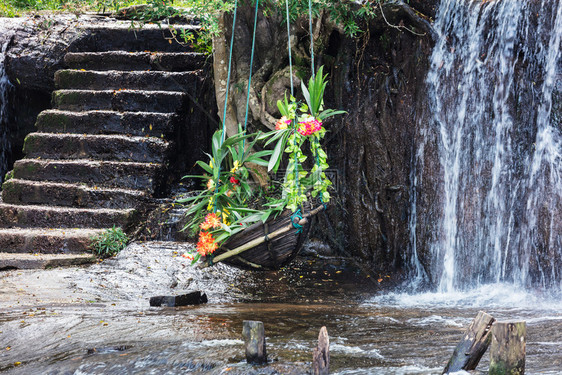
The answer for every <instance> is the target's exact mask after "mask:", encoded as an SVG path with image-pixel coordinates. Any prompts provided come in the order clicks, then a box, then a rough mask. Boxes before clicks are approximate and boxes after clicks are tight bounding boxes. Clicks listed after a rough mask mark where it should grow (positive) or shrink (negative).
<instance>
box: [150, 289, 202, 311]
mask: <svg viewBox="0 0 562 375" xmlns="http://www.w3.org/2000/svg"><path fill="white" fill-rule="evenodd" d="M207 301H208V299H207V295H206V294H205V293H203V292H201V291H199V290H198V291H195V292H189V293H186V294H182V295H180V296H156V297H150V306H155V307H159V306H167V307H176V306H189V305H200V304H202V303H207Z"/></svg>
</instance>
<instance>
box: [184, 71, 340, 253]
mask: <svg viewBox="0 0 562 375" xmlns="http://www.w3.org/2000/svg"><path fill="white" fill-rule="evenodd" d="M326 84H327V82H326V75H324V74H323V68H320V69H319V71H318V74H317V75H316V76H315V77H313V78H311V79H310V81H309V83H308V86H305V85H303V86H302V89H303V95H304V98H305V101H306V104H304V103H303V104H302V105H300V106H299V103H298V102H297V100H296V99H295V98H294V97H290V98H289V99H287V97H286V96H285V98H284V100H283V101H281V100H280V101H278V103H277V105H278V107H279V110H280V111H281V114H282V115H283V117H282V118H281V119H280V120H279V121H277V124H276V127H275V130H274V131H271V132H268V133H265V134H262V133H254V134H246V133H245V132H244V131H242V129H240V128H239V132H238V133H237V134H235V135H233V136H231V137H228V138H226V139H224V134H223V130H219V131H217V132H215V134H214V135H213V138H212V144H211V154H210V155H208V157H209V162H204V161H198V162H197V165H199V167H201V168H202V169H203V171H204V173H203V174H202V175H191V176H185V177H191V178H196V179H200V180H201V182H202V189H201V190H199V191H197V192H195V195H194V196H191V197H187V198H183V199H180V200H179V201H178V202H180V203H184V204H188V205H189V208H188V210H187V213H186V215H187V216H188V217H190V221H189V222H188V224H187V225H186V227H185V228H184V229H190V230H192V231H193V232H197V231H198V232H199V241H198V243H197V252H196V253H195V252H192V253H186V254H184V255H183V256H184V257H186V258H188V259H190V260H192V261H193V262H196V261H197V260H199V259H200V258H201V257H202V256H209V255H212V254H213V253H214V252H215V250H216V249H218V248H219V247H220V246H221V244H222V243H224V241H226V240H227V239H228V238H229V237H230V236H232V235H234V234H236V233H238V232H240V231H242V230H244V229H245V228H246V227H247V226H249V225H251V224H253V223H256V222H259V221H261V222H264V223H265V222H266V221H267V220H268V219H269V218H271V217H275V216H276V215H278V214H279V213H281V212H282V211H283V210H285V209H286V208H287V209H290V210H291V211H293V212H295V211H297V210H298V209H299V207H301V206H302V205H303V204H304V203H305V202H306V201H307V200H308V199H311V198H316V197H318V198H319V199H320V201H321V202H323V203H328V201H329V200H330V193H329V192H328V189H329V187H330V186H331V185H332V183H331V181H330V180H329V179H328V177H327V176H326V174H325V172H324V171H325V170H326V169H327V168H328V163H327V155H326V152H325V151H324V150H323V149H322V146H321V145H320V141H321V139H322V138H323V137H324V135H325V134H326V130H325V128H324V127H323V124H322V121H323V120H325V119H326V118H328V117H330V116H334V115H337V114H342V113H345V112H344V111H335V110H331V109H324V103H323V95H324V91H325V88H326ZM257 142H263V144H264V147H267V146H269V145H272V144H275V146H274V147H273V150H269V149H265V150H263V151H259V152H253V151H252V149H253V148H254V146H255V145H256V143H257ZM306 143H309V144H310V147H309V151H310V154H311V155H312V156H313V157H314V166H313V167H312V169H311V170H310V173H309V172H307V171H306V170H305V169H304V167H303V163H304V162H305V161H306V160H307V156H306V155H305V152H306V150H305V147H304V145H305V144H306ZM284 154H289V160H288V163H287V168H286V170H285V174H284V176H283V181H282V182H281V181H280V182H277V181H275V180H274V181H273V184H272V186H271V187H270V188H269V189H268V190H267V191H264V190H263V188H262V187H260V186H259V185H258V184H255V183H252V181H251V175H250V171H251V170H250V165H252V163H253V164H257V165H260V166H267V168H268V172H274V173H275V172H277V171H278V169H279V167H280V165H282V164H283V160H282V159H283V155H284ZM265 157H268V158H269V159H268V160H266V159H264V158H265ZM254 172H257V171H254Z"/></svg>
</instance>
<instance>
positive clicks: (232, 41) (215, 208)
mask: <svg viewBox="0 0 562 375" xmlns="http://www.w3.org/2000/svg"><path fill="white" fill-rule="evenodd" d="M237 12H238V0H236V1H235V2H234V18H233V19H232V35H231V37H230V54H229V56H228V78H227V79H226V94H225V95H224V111H223V114H222V134H221V143H220V145H221V146H222V144H223V143H224V140H225V137H226V108H227V105H228V92H229V91H230V74H231V72H232V49H233V47H234V31H235V28H236V13H237ZM217 162H218V161H217V160H215V163H217ZM218 168H219V179H218V181H216V182H215V185H216V186H215V194H217V193H218V192H219V181H220V174H221V165H220V164H219V165H218ZM213 212H215V213H216V212H217V200H216V199H215V200H214V202H213ZM211 262H212V260H211Z"/></svg>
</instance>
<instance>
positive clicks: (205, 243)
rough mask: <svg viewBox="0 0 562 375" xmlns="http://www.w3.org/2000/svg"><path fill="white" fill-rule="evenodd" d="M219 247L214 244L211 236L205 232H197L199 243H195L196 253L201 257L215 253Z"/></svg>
mask: <svg viewBox="0 0 562 375" xmlns="http://www.w3.org/2000/svg"><path fill="white" fill-rule="evenodd" d="M218 248H219V245H218V244H217V243H216V242H215V239H214V238H213V235H212V234H211V233H207V232H199V242H197V252H198V253H199V254H201V255H202V256H205V255H209V254H212V253H214V252H215V250H216V249H218Z"/></svg>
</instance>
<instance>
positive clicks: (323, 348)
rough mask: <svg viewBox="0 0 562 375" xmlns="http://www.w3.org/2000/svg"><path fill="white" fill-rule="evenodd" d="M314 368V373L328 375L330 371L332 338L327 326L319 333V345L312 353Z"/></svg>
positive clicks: (315, 374)
mask: <svg viewBox="0 0 562 375" xmlns="http://www.w3.org/2000/svg"><path fill="white" fill-rule="evenodd" d="M312 370H313V373H314V375H328V373H329V372H330V338H329V337H328V330H327V329H326V327H322V328H321V329H320V334H319V335H318V347H317V348H316V349H314V354H313V355H312Z"/></svg>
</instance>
